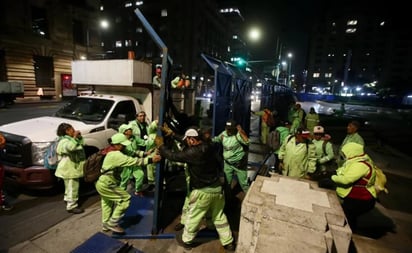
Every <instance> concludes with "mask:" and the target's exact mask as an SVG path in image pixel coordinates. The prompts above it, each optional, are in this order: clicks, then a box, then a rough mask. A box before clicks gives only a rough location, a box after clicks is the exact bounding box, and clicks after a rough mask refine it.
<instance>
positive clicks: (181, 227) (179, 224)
mask: <svg viewBox="0 0 412 253" xmlns="http://www.w3.org/2000/svg"><path fill="white" fill-rule="evenodd" d="M184 227H185V225H183V224H182V223H180V222H179V223H177V224H176V226H175V231H180V230H182V229H183V228H184Z"/></svg>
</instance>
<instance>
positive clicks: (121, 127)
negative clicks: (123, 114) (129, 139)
mask: <svg viewBox="0 0 412 253" xmlns="http://www.w3.org/2000/svg"><path fill="white" fill-rule="evenodd" d="M129 129H130V130H131V129H132V127H131V126H129V125H128V124H122V125H120V126H119V133H124V132H125V131H126V130H129Z"/></svg>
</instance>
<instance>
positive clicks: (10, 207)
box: [0, 202, 13, 212]
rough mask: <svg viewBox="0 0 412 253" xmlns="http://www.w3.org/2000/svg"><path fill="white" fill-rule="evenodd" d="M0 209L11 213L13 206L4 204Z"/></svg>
mask: <svg viewBox="0 0 412 253" xmlns="http://www.w3.org/2000/svg"><path fill="white" fill-rule="evenodd" d="M0 209H1V210H3V211H6V212H7V211H11V210H12V209H13V206H12V205H10V204H8V203H6V202H4V203H3V205H2V206H1V208H0Z"/></svg>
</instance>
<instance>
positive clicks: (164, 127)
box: [161, 123, 174, 136]
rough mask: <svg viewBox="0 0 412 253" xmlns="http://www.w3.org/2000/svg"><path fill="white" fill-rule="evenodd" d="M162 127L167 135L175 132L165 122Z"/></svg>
mask: <svg viewBox="0 0 412 253" xmlns="http://www.w3.org/2000/svg"><path fill="white" fill-rule="evenodd" d="M161 129H162V132H163V134H164V135H165V136H171V135H173V134H174V133H173V130H172V129H170V128H169V126H168V125H167V124H166V123H163V126H162V128H161Z"/></svg>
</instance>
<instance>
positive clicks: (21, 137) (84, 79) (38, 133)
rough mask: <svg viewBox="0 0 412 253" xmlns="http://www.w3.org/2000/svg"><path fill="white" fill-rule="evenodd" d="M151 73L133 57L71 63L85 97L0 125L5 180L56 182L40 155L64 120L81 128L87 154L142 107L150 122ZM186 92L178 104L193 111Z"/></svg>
mask: <svg viewBox="0 0 412 253" xmlns="http://www.w3.org/2000/svg"><path fill="white" fill-rule="evenodd" d="M151 73H152V67H151V64H148V63H144V62H139V61H134V60H100V61H74V62H73V63H72V77H73V83H74V84H76V85H77V87H78V89H79V91H80V93H85V94H86V95H79V96H77V97H76V98H74V99H73V100H71V101H70V102H68V103H67V104H66V105H64V106H63V107H62V108H60V109H59V110H57V111H56V113H55V114H54V115H52V116H47V117H38V118H33V119H28V120H23V121H18V122H14V123H10V124H6V125H2V126H0V132H1V133H2V134H3V135H4V136H5V137H6V140H7V144H6V147H5V148H4V149H3V150H2V151H1V152H0V158H1V160H2V163H3V165H4V168H5V171H6V178H8V179H11V180H13V181H15V183H17V184H19V185H21V186H23V187H25V188H30V189H49V188H52V187H53V186H55V183H56V178H55V177H54V170H49V169H47V168H45V167H44V166H43V163H44V161H43V157H44V153H45V151H46V150H47V148H48V147H49V145H51V143H52V142H53V141H55V140H56V137H57V136H56V130H57V127H58V125H59V124H61V123H63V122H65V123H68V124H71V125H72V126H73V127H74V128H75V129H76V130H79V131H80V132H81V134H82V136H83V138H84V141H85V147H84V148H85V151H86V155H87V156H88V155H91V154H93V153H94V152H96V151H97V150H99V149H102V148H104V147H105V146H107V145H108V139H109V138H110V137H111V136H112V135H113V134H114V133H116V132H117V129H118V127H119V126H120V125H121V124H123V123H127V122H129V121H131V120H134V119H135V116H136V114H137V113H138V112H140V111H145V112H146V114H147V116H148V119H147V120H148V121H151V120H155V119H157V117H158V116H159V108H160V105H159V104H160V89H159V88H157V87H154V86H153V85H152V84H151V79H152V78H151ZM175 92H177V93H178V94H183V93H182V91H175ZM185 92H186V93H187V92H188V91H185ZM187 94H189V95H190V96H191V97H193V98H192V99H189V100H187V99H184V98H182V101H180V102H182V103H184V102H185V101H189V102H191V103H192V106H186V107H187V108H189V109H190V108H192V110H194V108H193V107H194V105H193V101H194V94H193V92H192V94H190V93H187ZM183 95H184V94H183ZM178 102H179V101H178ZM182 108H185V106H184V105H182ZM188 113H190V111H188Z"/></svg>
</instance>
